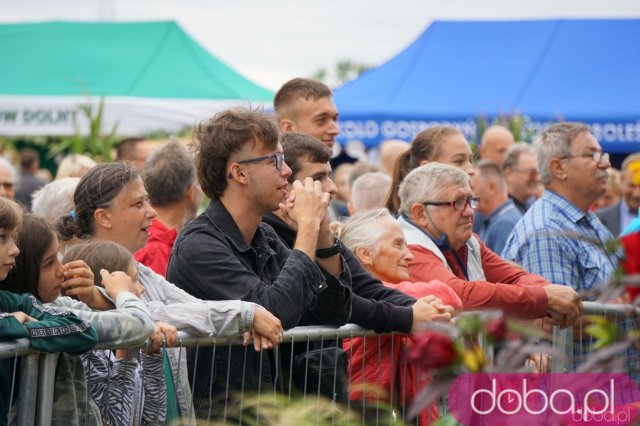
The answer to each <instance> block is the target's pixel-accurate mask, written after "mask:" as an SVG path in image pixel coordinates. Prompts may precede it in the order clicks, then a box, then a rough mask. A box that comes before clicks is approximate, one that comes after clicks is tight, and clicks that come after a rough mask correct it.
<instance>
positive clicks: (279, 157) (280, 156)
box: [227, 151, 284, 179]
mask: <svg viewBox="0 0 640 426" xmlns="http://www.w3.org/2000/svg"><path fill="white" fill-rule="evenodd" d="M270 158H273V164H274V165H275V166H276V170H282V166H283V165H284V152H282V151H279V152H276V153H275V154H269V155H265V156H262V157H255V158H247V159H246V160H238V161H236V163H238V164H251V163H259V162H261V161H263V160H268V159H270ZM231 177H232V175H231V172H229V175H228V176H227V178H228V179H231Z"/></svg>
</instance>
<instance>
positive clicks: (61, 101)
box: [0, 96, 270, 136]
mask: <svg viewBox="0 0 640 426" xmlns="http://www.w3.org/2000/svg"><path fill="white" fill-rule="evenodd" d="M99 102H100V98H97V97H93V98H88V97H56V96H0V135H4V136H32V135H73V134H74V133H75V132H76V127H77V129H78V131H79V132H80V133H81V134H87V133H88V128H89V121H88V119H87V116H86V114H85V113H84V112H82V111H81V110H80V108H79V106H80V105H83V104H91V105H93V111H94V112H93V114H94V116H95V114H96V113H97V111H98V105H99ZM249 105H251V106H254V107H255V106H262V107H264V108H265V109H269V108H270V103H262V102H249V101H241V100H229V101H209V100H199V99H152V98H129V97H110V98H105V100H104V113H103V119H102V132H103V133H104V134H108V133H110V132H111V130H112V129H113V126H117V134H119V135H141V134H146V133H150V132H156V131H164V132H169V133H171V132H178V131H180V130H182V129H184V128H185V127H189V128H190V127H193V125H194V124H195V123H197V122H198V121H201V120H205V119H207V118H209V117H211V116H212V115H214V114H215V113H216V112H219V111H222V110H224V109H227V108H231V107H237V106H249Z"/></svg>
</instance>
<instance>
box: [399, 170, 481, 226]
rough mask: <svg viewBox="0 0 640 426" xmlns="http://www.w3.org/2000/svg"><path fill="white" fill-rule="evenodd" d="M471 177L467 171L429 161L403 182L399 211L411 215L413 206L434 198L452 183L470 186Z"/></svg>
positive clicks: (412, 172) (413, 171) (400, 191)
mask: <svg viewBox="0 0 640 426" xmlns="http://www.w3.org/2000/svg"><path fill="white" fill-rule="evenodd" d="M470 179H471V178H470V177H469V175H468V174H467V173H466V172H463V171H462V170H460V169H458V168H456V167H453V166H449V165H448V164H442V163H429V164H425V165H424V166H420V167H418V168H416V169H414V170H412V171H411V173H409V174H408V175H407V176H406V177H405V178H404V180H403V181H402V183H401V184H400V190H399V191H398V195H399V196H400V208H399V212H400V213H401V214H403V215H405V216H407V217H411V206H412V205H414V204H415V203H424V202H425V201H427V200H429V199H432V198H433V197H434V196H436V195H437V194H438V193H439V192H441V191H442V190H443V189H445V188H447V187H448V186H451V185H456V186H460V187H466V186H469V182H470Z"/></svg>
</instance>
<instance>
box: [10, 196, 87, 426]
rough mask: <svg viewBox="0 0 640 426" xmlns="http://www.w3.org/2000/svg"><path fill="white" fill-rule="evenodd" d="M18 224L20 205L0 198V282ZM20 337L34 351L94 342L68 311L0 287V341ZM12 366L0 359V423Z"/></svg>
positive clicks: (13, 252)
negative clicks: (46, 305)
mask: <svg viewBox="0 0 640 426" xmlns="http://www.w3.org/2000/svg"><path fill="white" fill-rule="evenodd" d="M21 225H22V211H21V209H20V207H19V206H18V205H17V204H16V203H14V202H13V201H9V200H7V199H4V198H0V281H4V280H5V279H6V277H7V275H8V274H9V272H10V271H11V269H13V267H14V266H15V258H16V256H17V255H18V253H19V250H18V247H17V246H16V243H15V241H14V237H15V235H16V234H17V232H18V231H19V230H20V227H21ZM1 285H2V283H0V288H1ZM20 338H28V339H30V346H31V348H32V349H33V350H35V351H41V352H68V353H71V354H80V353H82V352H86V351H87V350H89V349H91V348H92V347H93V346H94V345H95V344H96V343H97V342H98V336H97V334H96V332H95V330H94V329H93V328H92V327H91V324H90V323H89V322H87V321H84V320H82V319H80V318H78V317H77V316H75V315H73V314H71V313H69V312H57V311H55V310H53V309H50V308H45V307H44V306H42V304H40V302H38V300H37V299H36V298H35V297H33V296H30V295H17V294H12V293H9V292H6V291H2V290H0V341H6V340H12V339H20ZM13 366H14V360H13V359H11V358H5V359H2V360H0V425H4V424H6V423H7V422H8V418H7V417H8V414H9V413H8V411H9V405H10V402H11V398H12V397H13V395H11V384H12V383H13V374H14V371H13Z"/></svg>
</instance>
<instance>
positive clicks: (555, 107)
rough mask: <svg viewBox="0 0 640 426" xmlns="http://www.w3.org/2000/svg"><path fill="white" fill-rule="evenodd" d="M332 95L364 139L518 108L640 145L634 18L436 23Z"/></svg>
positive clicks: (614, 147)
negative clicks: (578, 122) (389, 58)
mask: <svg viewBox="0 0 640 426" xmlns="http://www.w3.org/2000/svg"><path fill="white" fill-rule="evenodd" d="M335 99H336V103H337V105H338V109H339V111H340V115H341V130H342V133H343V136H344V137H345V138H347V139H360V140H362V141H363V142H365V143H366V144H367V145H368V146H375V145H377V144H378V143H379V142H380V141H381V140H384V139H391V138H397V139H406V140H410V139H411V138H412V137H413V136H414V135H415V134H416V133H417V132H419V131H420V130H422V129H424V128H427V127H429V126H432V125H435V124H441V123H443V122H446V123H449V124H453V125H455V126H457V127H459V128H460V129H461V130H462V131H463V132H464V133H465V134H467V136H471V135H474V134H475V130H476V119H477V118H478V117H484V118H487V119H488V120H489V121H490V120H492V119H494V118H496V117H499V116H504V115H513V114H516V113H519V114H523V115H526V116H528V117H530V118H531V119H532V123H530V126H531V127H533V128H537V127H541V126H544V125H545V124H546V123H548V122H550V121H554V122H555V121H559V120H562V121H583V122H586V123H588V124H591V125H592V129H593V133H594V135H595V136H596V137H597V138H598V139H599V141H600V143H601V144H602V146H603V148H604V149H605V151H607V152H611V153H624V152H632V151H640V20H631V19H629V20H540V21H495V22H447V21H436V22H434V23H433V24H432V25H431V26H429V28H428V29H427V30H426V31H425V32H424V33H423V34H422V35H421V36H420V37H419V38H418V39H417V40H416V41H415V42H413V43H412V44H411V45H410V46H409V47H407V48H406V49H405V50H404V51H403V52H401V53H400V54H398V55H397V56H396V57H394V58H393V59H391V60H389V61H388V62H386V63H385V64H383V65H381V66H380V67H377V68H375V69H372V70H370V71H368V72H366V73H364V74H363V75H361V76H360V77H359V78H358V79H356V80H354V81H352V82H350V83H347V84H345V85H344V86H342V87H341V88H339V89H337V90H336V91H335Z"/></svg>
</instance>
